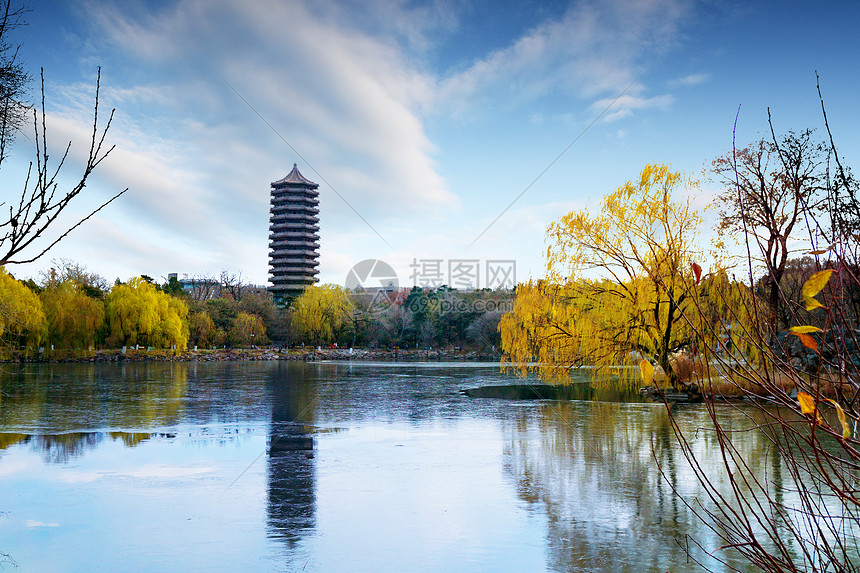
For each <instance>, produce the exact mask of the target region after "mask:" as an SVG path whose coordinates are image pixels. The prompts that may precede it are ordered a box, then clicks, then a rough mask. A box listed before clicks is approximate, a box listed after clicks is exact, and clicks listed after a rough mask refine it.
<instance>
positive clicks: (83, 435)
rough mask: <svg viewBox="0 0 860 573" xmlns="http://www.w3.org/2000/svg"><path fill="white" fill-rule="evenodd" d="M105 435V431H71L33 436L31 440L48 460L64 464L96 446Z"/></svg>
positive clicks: (34, 446)
mask: <svg viewBox="0 0 860 573" xmlns="http://www.w3.org/2000/svg"><path fill="white" fill-rule="evenodd" d="M104 437H105V434H104V433H103V432H69V433H66V434H51V435H41V436H33V437H32V438H31V439H30V440H29V442H30V444H32V446H33V448H34V449H35V450H37V451H39V452H41V453H42V457H43V458H44V459H45V461H46V462H49V463H55V464H63V463H66V462H68V461H69V460H70V459H72V458H74V457H77V456H80V455H82V454H83V453H84V452H86V451H87V450H90V449H92V448H94V447H96V446H97V445H99V443H101V441H102V440H103V439H104Z"/></svg>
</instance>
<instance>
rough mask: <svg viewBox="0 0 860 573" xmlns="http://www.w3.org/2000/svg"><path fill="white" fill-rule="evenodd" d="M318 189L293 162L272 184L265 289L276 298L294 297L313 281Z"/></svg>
mask: <svg viewBox="0 0 860 573" xmlns="http://www.w3.org/2000/svg"><path fill="white" fill-rule="evenodd" d="M318 187H319V185H317V184H316V183H314V182H313V181H309V180H308V179H305V178H304V177H303V176H302V174H301V173H299V169H298V167H297V166H296V164H295V163H293V170H292V171H290V174H289V175H287V176H286V177H284V178H283V179H281V180H280V181H275V182H274V183H272V207H271V211H270V213H271V215H270V218H269V282H270V283H271V285H272V286H271V287H270V289H269V290H270V291H271V293H272V294H273V295H274V296H275V298H277V299H283V298H289V297H294V296H297V295H299V294H301V292H302V290H303V289H304V288H305V287H306V286H308V285H312V284H314V283H315V282H317V272H318V271H317V267H318V266H319V239H320V237H319V228H320V227H319V216H318V214H319V199H318V198H317V197H319V192H318V191H317V188H318Z"/></svg>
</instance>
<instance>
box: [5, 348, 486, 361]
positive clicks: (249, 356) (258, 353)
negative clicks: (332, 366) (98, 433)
mask: <svg viewBox="0 0 860 573" xmlns="http://www.w3.org/2000/svg"><path fill="white" fill-rule="evenodd" d="M500 358H501V355H500V354H497V353H496V354H494V353H489V352H477V351H474V350H456V349H452V350H419V349H406V350H404V349H391V350H387V349H363V348H353V349H347V348H321V349H311V348H305V349H301V348H291V349H280V348H227V349H217V350H188V351H185V352H181V353H178V354H174V353H173V352H172V351H169V350H147V349H144V348H140V349H129V350H127V351H126V352H123V351H121V350H97V351H93V352H84V353H81V352H77V353H72V352H67V351H53V352H45V353H41V354H37V355H34V356H18V357H15V358H13V359H11V360H9V359H7V360H2V361H0V362H6V363H10V362H15V363H21V362H25V363H85V362H241V361H252V360H260V361H264V360H289V361H304V362H317V361H321V360H356V361H364V360H368V361H389V362H394V361H399V362H418V361H433V360H438V361H452V360H453V361H465V362H476V361H487V362H497V361H498V360H499V359H500Z"/></svg>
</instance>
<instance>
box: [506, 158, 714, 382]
mask: <svg viewBox="0 0 860 573" xmlns="http://www.w3.org/2000/svg"><path fill="white" fill-rule="evenodd" d="M682 188H683V189H685V190H686V191H688V192H687V193H685V196H684V197H683V198H678V197H676V196H675V195H677V194H678V191H679V190H680V189H682ZM696 190H697V185H696V183H695V182H693V181H689V180H685V179H683V178H682V176H681V174H680V173H677V172H672V171H670V170H669V168H668V167H666V166H661V165H648V166H646V167H645V169H643V170H642V172H641V173H640V175H639V179H638V180H636V181H628V182H627V183H625V184H624V185H622V186H621V187H619V188H618V189H617V190H616V191H614V192H613V193H610V194H608V195H606V196H605V197H604V199H603V202H602V204H601V209H600V212H599V213H597V214H592V213H590V212H588V211H587V210H581V211H574V212H571V213H569V214H567V215H565V216H564V217H562V218H561V219H560V220H559V221H556V222H555V223H552V224H551V225H550V226H549V228H548V229H547V237H548V240H549V243H550V245H549V247H548V249H547V259H546V274H547V278H546V280H544V281H539V282H530V283H526V284H522V285H520V286H519V287H518V289H517V299H516V303H515V306H514V310H513V312H512V313H510V314H508V315H506V316H505V317H504V318H503V319H502V322H501V324H500V327H499V328H500V330H501V333H502V347H503V349H504V350H505V352H506V353H507V355H508V360H509V361H510V362H513V363H516V364H517V365H518V367H519V368H520V369H521V370H523V371H525V370H528V369H536V370H538V372H539V373H540V374H541V376H542V377H543V378H545V379H550V380H562V381H563V380H566V379H567V378H568V376H569V371H570V369H571V368H573V367H576V366H579V365H583V364H589V365H594V366H598V367H609V366H616V365H621V364H625V363H628V364H629V363H630V359H631V357H632V356H637V357H638V358H639V359H642V358H645V359H648V360H649V361H653V362H655V363H656V364H657V365H658V366H660V367H661V368H662V369H663V371H664V372H665V373H666V375H667V376H668V378H669V381H670V382H671V383H672V384H673V385H674V386H675V387H676V388H678V389H684V388H685V385H684V384H683V383H681V382H680V381H678V380H677V378H676V377H675V375H674V373H673V371H672V368H671V357H672V354H673V353H674V352H675V351H678V350H680V349H683V348H685V347H688V346H689V345H690V344H691V342H692V332H693V329H692V328H691V324H690V322H689V320H688V319H687V317H686V316H685V315H686V314H687V312H688V311H689V310H690V309H691V306H692V303H693V299H694V298H695V296H694V295H695V289H694V287H695V285H696V283H697V282H698V280H699V278H700V273H701V268H700V267H698V265H696V266H695V267H694V266H693V265H692V263H693V262H694V261H695V260H696V259H697V258H699V259H700V257H701V253H700V252H699V251H697V250H696V249H695V244H696V239H697V236H698V232H699V226H700V224H701V217H700V216H699V214H698V213H697V212H696V211H695V210H694V209H693V208H692V206H691V198H692V192H694V191H696ZM585 273H589V274H594V275H596V276H599V278H597V279H589V278H585V277H584V276H583V275H584V274H585ZM533 361H537V364H538V365H537V366H534V367H532V366H529V364H534V362H533Z"/></svg>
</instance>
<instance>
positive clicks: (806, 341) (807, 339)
mask: <svg viewBox="0 0 860 573" xmlns="http://www.w3.org/2000/svg"><path fill="white" fill-rule="evenodd" d="M793 334H794V335H795V336H797V337H798V338H799V339H800V343H801V344H803V345H804V346H805V347H807V348H809V349H810V350H814V351H815V352H818V343H817V342H815V339H814V338H812V337H811V336H809V335H808V334H798V333H793Z"/></svg>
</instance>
